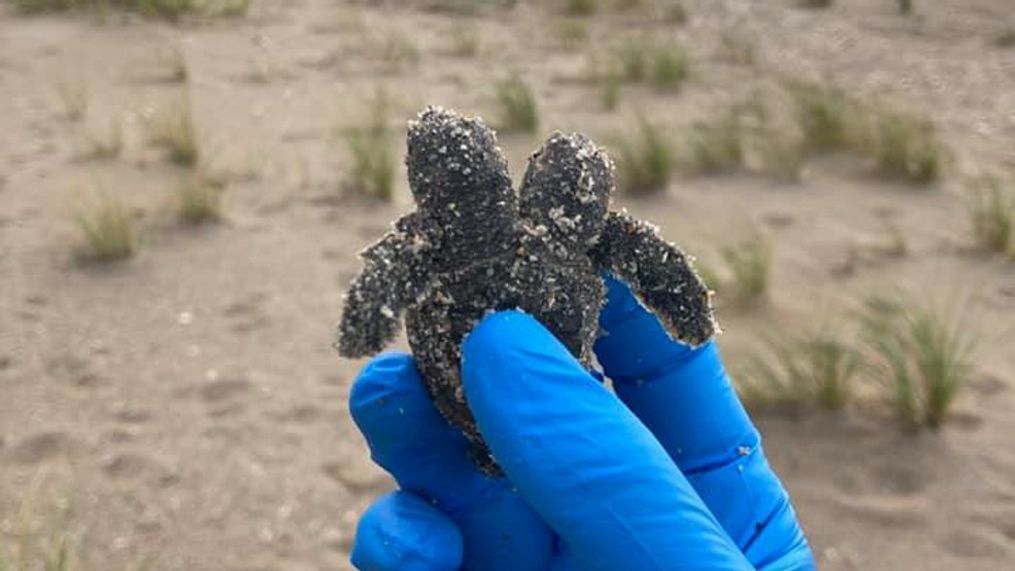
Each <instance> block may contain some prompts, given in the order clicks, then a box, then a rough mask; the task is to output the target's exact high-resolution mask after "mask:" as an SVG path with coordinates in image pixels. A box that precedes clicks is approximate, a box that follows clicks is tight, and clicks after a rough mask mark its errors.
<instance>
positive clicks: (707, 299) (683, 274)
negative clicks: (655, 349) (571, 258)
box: [589, 212, 718, 346]
mask: <svg viewBox="0 0 1015 571" xmlns="http://www.w3.org/2000/svg"><path fill="white" fill-rule="evenodd" d="M589 254H590V255H591V256H592V259H593V260H594V261H595V263H596V264H597V265H598V266H599V269H600V270H601V271H605V272H609V273H611V274H613V275H614V276H615V277H617V278H618V279H620V280H622V281H624V282H626V283H627V284H628V285H630V286H631V291H632V292H634V295H635V296H636V297H637V298H638V300H639V301H640V302H641V303H642V304H643V305H645V306H646V307H648V308H649V309H650V310H651V311H652V312H653V313H655V314H656V316H657V317H658V318H659V320H660V321H661V322H662V324H663V326H664V327H665V329H666V331H667V332H668V333H669V334H670V336H671V337H673V338H674V339H676V340H678V341H681V342H683V343H687V344H689V345H691V346H697V345H701V344H702V343H704V342H706V341H708V340H709V339H711V338H712V336H713V335H715V333H716V332H717V329H718V327H717V326H716V323H715V319H714V317H713V314H712V300H711V294H710V293H709V291H708V287H706V286H705V283H704V282H703V281H702V280H701V278H700V277H698V274H697V273H696V272H695V271H694V268H692V267H691V263H690V261H689V260H688V257H687V256H686V255H685V254H684V252H682V251H681V250H680V248H678V247H676V246H674V245H673V244H671V243H669V242H667V241H666V240H664V239H663V238H662V237H661V236H659V231H658V229H657V228H656V227H655V226H652V225H650V224H646V223H645V222H642V221H640V220H636V219H634V218H632V217H630V216H628V215H627V214H625V213H617V212H610V213H609V214H608V215H607V218H606V228H605V229H604V230H603V233H602V235H601V236H600V238H599V242H598V243H597V244H596V246H595V247H594V248H593V249H592V251H590V252H589Z"/></svg>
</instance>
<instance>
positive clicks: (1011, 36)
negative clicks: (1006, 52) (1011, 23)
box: [991, 28, 1015, 48]
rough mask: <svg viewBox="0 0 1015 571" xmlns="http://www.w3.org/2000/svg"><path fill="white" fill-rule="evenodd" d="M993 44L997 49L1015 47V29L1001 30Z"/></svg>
mask: <svg viewBox="0 0 1015 571" xmlns="http://www.w3.org/2000/svg"><path fill="white" fill-rule="evenodd" d="M991 43H993V44H994V46H995V47H999V48H1013V47H1015V28H1005V29H1004V30H1001V31H1000V32H998V34H997V35H996V36H994V39H993V41H992V42H991Z"/></svg>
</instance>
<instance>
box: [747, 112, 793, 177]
mask: <svg viewBox="0 0 1015 571" xmlns="http://www.w3.org/2000/svg"><path fill="white" fill-rule="evenodd" d="M756 138H757V140H756V142H755V145H754V147H755V149H756V152H757V155H758V159H759V160H760V163H761V164H760V166H761V172H763V173H764V174H766V175H768V176H770V177H772V178H775V179H777V180H780V181H784V182H797V181H799V180H800V176H801V173H802V172H803V165H804V147H803V144H802V142H801V141H800V140H799V138H798V137H797V136H796V135H795V134H794V133H793V132H791V131H790V130H789V129H787V128H785V127H782V126H779V125H775V124H771V123H766V124H765V125H763V126H762V127H761V129H760V130H759V133H758V136H757V137H756Z"/></svg>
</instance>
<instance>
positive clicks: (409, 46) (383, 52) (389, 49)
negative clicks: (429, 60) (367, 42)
mask: <svg viewBox="0 0 1015 571" xmlns="http://www.w3.org/2000/svg"><path fill="white" fill-rule="evenodd" d="M375 50H376V53H377V55H378V58H379V59H380V61H381V65H382V67H383V69H384V71H385V72H386V73H392V74H396V73H402V72H403V71H405V70H407V69H409V68H411V67H415V66H416V65H417V64H419V60H420V59H421V56H420V52H419V48H418V47H416V44H414V43H413V42H412V40H410V39H409V38H407V37H406V36H404V35H398V34H390V35H388V36H386V37H385V38H384V39H382V40H381V42H380V44H379V45H378V46H377V47H376V48H375Z"/></svg>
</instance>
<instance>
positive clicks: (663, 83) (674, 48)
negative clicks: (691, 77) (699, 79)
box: [650, 43, 688, 90]
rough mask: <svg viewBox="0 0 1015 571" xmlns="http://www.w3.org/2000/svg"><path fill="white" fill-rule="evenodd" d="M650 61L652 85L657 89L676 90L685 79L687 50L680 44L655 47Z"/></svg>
mask: <svg viewBox="0 0 1015 571" xmlns="http://www.w3.org/2000/svg"><path fill="white" fill-rule="evenodd" d="M650 61H651V79H652V83H653V85H655V86H656V87H657V88H659V89H664V90H674V89H677V88H679V87H680V85H681V84H682V83H683V82H684V80H686V79H687V76H688V57H687V50H686V49H685V48H684V46H682V45H681V44H677V43H672V44H669V45H666V46H656V47H655V48H654V49H653V50H652V54H651V60H650Z"/></svg>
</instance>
